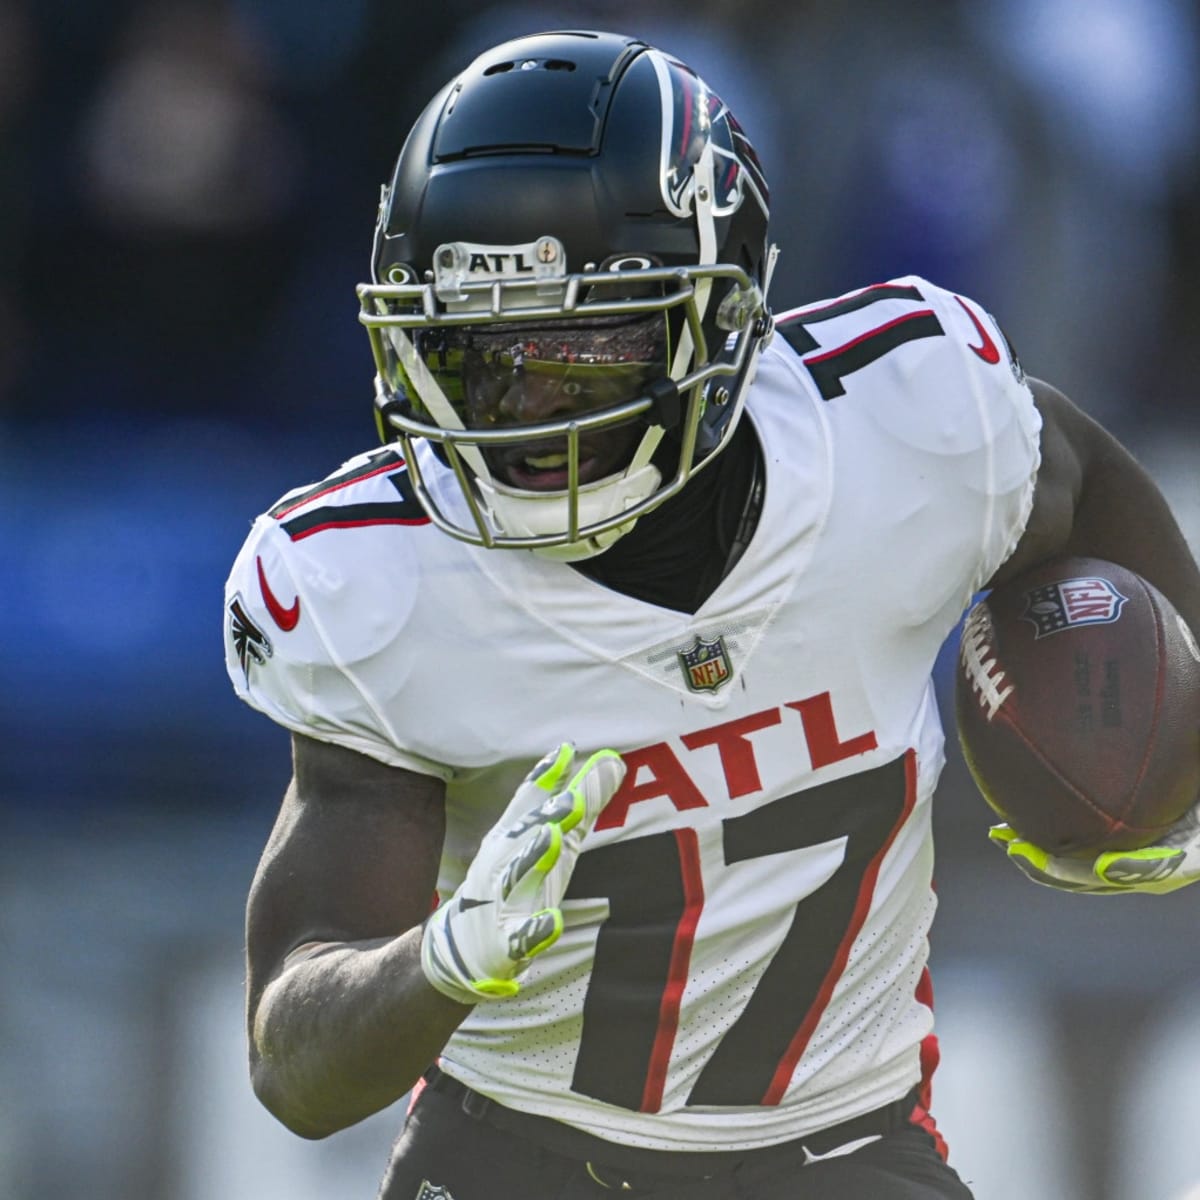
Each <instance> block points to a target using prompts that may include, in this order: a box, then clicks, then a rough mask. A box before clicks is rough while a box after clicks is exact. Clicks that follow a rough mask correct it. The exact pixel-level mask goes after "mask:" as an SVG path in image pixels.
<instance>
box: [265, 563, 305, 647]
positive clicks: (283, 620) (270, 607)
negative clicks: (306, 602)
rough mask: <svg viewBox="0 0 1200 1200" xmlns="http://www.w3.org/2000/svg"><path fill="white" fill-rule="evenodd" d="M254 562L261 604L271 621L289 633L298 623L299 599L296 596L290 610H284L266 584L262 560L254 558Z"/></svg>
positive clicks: (269, 586)
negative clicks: (256, 569)
mask: <svg viewBox="0 0 1200 1200" xmlns="http://www.w3.org/2000/svg"><path fill="white" fill-rule="evenodd" d="M255 562H257V564H258V586H259V590H260V591H261V592H262V598H263V603H264V604H265V605H266V606H267V612H269V613H270V614H271V620H273V621H274V622H275V624H276V625H278V626H279V628H280V629H282V630H283V632H284V633H291V632H292V630H293V629H295V628H296V626H297V624H298V623H299V621H300V597H299V596H297V597H296V599H295V600H293V601H292V604H291V607H290V608H284V606H283V605H282V604H281V603H280V601H279V599H278V597H277V596H276V595H275V593H274V592H273V591H271V585H270V584H269V583H267V573H266V571H264V570H263V563H262V559H261V558H256V559H255Z"/></svg>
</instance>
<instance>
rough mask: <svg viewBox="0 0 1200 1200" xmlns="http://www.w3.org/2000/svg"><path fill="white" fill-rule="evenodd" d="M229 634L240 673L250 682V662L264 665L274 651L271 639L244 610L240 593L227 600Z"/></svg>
mask: <svg viewBox="0 0 1200 1200" xmlns="http://www.w3.org/2000/svg"><path fill="white" fill-rule="evenodd" d="M229 636H230V639H231V640H232V641H233V649H234V651H235V652H236V654H237V656H238V662H240V663H241V664H242V674H243V675H245V677H246V683H247V685H248V684H249V683H250V664H251V663H258V665H259V666H260V667H261V666H263V665H265V663H266V661H267V659H268V658H270V657H271V655H272V654H273V653H274V650H273V649H272V647H271V639H270V638H269V637H267V635H266V634H265V633H263V631H262V630H261V629H260V628H259V627H258V626H257V625H256V624H255V623H254V620H253V618H252V617H251V616H250V614H249V613H247V612H246V606H245V605H244V604H243V603H242V597H241V596H240V595H236V596H234V598H233V599H232V600H231V601H230V602H229Z"/></svg>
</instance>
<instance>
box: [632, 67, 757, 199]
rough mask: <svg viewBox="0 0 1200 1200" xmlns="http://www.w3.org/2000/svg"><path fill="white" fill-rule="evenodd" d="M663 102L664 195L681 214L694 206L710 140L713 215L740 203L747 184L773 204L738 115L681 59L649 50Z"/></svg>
mask: <svg viewBox="0 0 1200 1200" xmlns="http://www.w3.org/2000/svg"><path fill="white" fill-rule="evenodd" d="M650 57H651V60H652V61H653V63H654V69H655V72H656V73H657V75H658V85H659V90H660V93H661V95H662V104H663V126H662V127H663V141H662V179H661V182H662V194H663V200H664V201H665V202H666V205H667V208H668V209H669V210H670V211H671V212H672V213H674V214H675V216H677V217H687V216H690V215H691V213H692V211H693V208H694V205H695V190H696V165H697V163H698V162H699V161H700V156H701V154H703V152H704V147H705V145H706V144H707V143H711V145H712V148H713V158H714V162H713V179H714V183H715V187H716V195H714V196H713V198H712V211H713V215H714V216H718V217H727V216H729V215H730V214H731V213H734V212H736V211H737V210H738V208H739V207H740V206H741V203H742V198H743V195H744V192H745V189H746V188H747V187H749V188H752V189H753V190H754V191H755V192H756V193H757V195H758V199H759V202H760V203H761V204H762V207H763V211H764V212H765V211H766V210H767V208H768V206H769V196H768V193H767V184H766V180H765V178H764V177H763V174H762V168H761V167H760V166H759V162H758V156H757V155H756V154H755V152H754V147H753V146H751V144H750V142H749V140H748V139H747V137H746V135H745V134H744V133H743V132H742V127H741V126H740V125H739V124H738V123H737V119H736V118H735V117H734V115H733V114H732V113H731V112H730V111H729V109H728V108H726V106H725V105H724V104H723V103H722V102H721V99H720V97H718V96H717V95H715V94H714V93H713V92H711V91H710V90H709V88H708V86H707V85H706V84H705V83H704V81H703V80H702V79H701V78H700V77H699V76H698V75H697V74H696V73H695V72H694V71H693V70H692V69H691V67H688V66H686V65H685V64H683V63H680V62H676V61H675V60H674V59H669V58H666V57H665V56H664V55H662V54H660V53H658V52H657V51H651V54H650Z"/></svg>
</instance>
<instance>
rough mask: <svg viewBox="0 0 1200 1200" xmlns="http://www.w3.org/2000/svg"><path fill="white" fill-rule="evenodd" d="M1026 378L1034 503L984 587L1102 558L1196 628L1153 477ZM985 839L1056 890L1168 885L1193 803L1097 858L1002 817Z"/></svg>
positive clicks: (1186, 576) (1187, 835)
mask: <svg viewBox="0 0 1200 1200" xmlns="http://www.w3.org/2000/svg"><path fill="white" fill-rule="evenodd" d="M1029 382H1030V386H1031V387H1032V389H1033V395H1034V399H1035V400H1036V402H1037V405H1038V409H1039V411H1040V412H1041V414H1042V421H1043V426H1042V441H1041V450H1042V461H1041V466H1040V467H1039V470H1038V477H1037V485H1036V490H1035V492H1034V504H1033V511H1032V513H1031V514H1030V519H1029V522H1028V524H1027V526H1026V530H1025V533H1024V535H1023V536H1022V538H1021V541H1020V543H1019V544H1018V546H1017V548H1016V550H1015V551H1014V552H1013V554H1012V555H1011V556H1010V557H1009V558H1008V560H1007V561H1006V562H1005V563H1004V565H1003V566H1002V567H1001V568H1000V570H999V571H997V572H996V574H995V576H994V577H993V578H992V580H991V586H994V585H995V584H997V583H1003V582H1005V581H1006V580H1008V579H1011V578H1014V577H1015V576H1017V575H1019V574H1021V573H1022V572H1023V571H1025V570H1027V569H1029V568H1030V567H1032V566H1034V565H1035V564H1036V563H1039V562H1042V561H1044V560H1045V559H1048V558H1057V557H1062V556H1067V555H1079V556H1083V557H1089V558H1102V559H1107V560H1108V561H1110V562H1116V563H1120V564H1121V565H1122V566H1124V567H1127V568H1129V569H1130V570H1132V571H1136V572H1137V573H1138V574H1139V575H1142V576H1143V577H1144V578H1146V579H1148V580H1149V581H1150V582H1151V583H1152V584H1154V585H1155V587H1157V588H1158V589H1159V591H1161V592H1162V593H1163V594H1164V595H1165V596H1166V597H1167V599H1169V600H1170V601H1171V602H1172V603H1173V604H1174V605H1175V607H1176V609H1178V611H1179V612H1180V614H1181V615H1182V616H1183V618H1184V619H1185V620H1186V621H1187V622H1188V624H1189V625H1190V626H1191V628H1192V629H1193V630H1194V631H1197V632H1198V633H1200V569H1198V568H1197V565H1196V561H1195V559H1194V558H1193V556H1192V554H1191V552H1190V550H1189V549H1188V546H1187V542H1186V540H1185V538H1184V536H1183V533H1182V532H1181V530H1180V528H1179V525H1178V523H1177V522H1176V520H1175V517H1174V515H1173V514H1172V512H1171V510H1170V507H1169V506H1168V504H1167V501H1166V499H1165V498H1164V496H1163V494H1162V492H1161V491H1160V490H1159V488H1158V486H1157V484H1155V482H1154V480H1153V479H1152V478H1151V477H1150V475H1149V474H1147V472H1146V471H1145V469H1144V468H1143V467H1142V466H1141V465H1140V464H1139V463H1138V462H1137V461H1136V459H1135V458H1134V457H1133V455H1132V454H1130V453H1129V451H1128V450H1127V449H1125V447H1124V446H1122V445H1121V443H1120V442H1119V441H1118V440H1117V439H1116V438H1115V437H1113V436H1112V434H1110V433H1109V432H1108V431H1107V430H1105V429H1104V428H1103V427H1102V426H1101V425H1099V424H1098V423H1097V422H1095V421H1093V420H1092V419H1091V418H1090V417H1088V416H1087V415H1086V414H1084V413H1083V412H1081V411H1080V410H1079V409H1078V408H1077V407H1076V406H1075V405H1074V404H1072V403H1071V402H1070V401H1069V400H1068V399H1067V398H1066V397H1065V396H1064V395H1063V394H1062V393H1061V392H1059V391H1057V390H1056V389H1054V388H1052V387H1050V386H1049V385H1048V384H1045V383H1042V382H1040V381H1038V380H1033V379H1031V380H1030V381H1029ZM991 837H992V840H993V841H994V842H995V843H996V844H997V845H999V846H1000V847H1001V848H1002V849H1003V850H1005V851H1006V853H1007V854H1008V856H1009V858H1010V859H1011V860H1012V861H1013V862H1014V863H1015V864H1016V865H1017V866H1018V867H1020V869H1021V870H1022V871H1023V872H1024V873H1025V874H1026V875H1027V876H1029V878H1031V879H1033V880H1034V881H1035V882H1037V883H1042V884H1046V885H1048V886H1050V887H1055V888H1059V889H1062V890H1064V891H1076V892H1087V893H1100V894H1120V893H1128V892H1169V891H1174V890H1175V889H1176V888H1179V887H1183V886H1185V885H1186V884H1189V883H1194V882H1196V881H1198V880H1200V804H1198V805H1197V807H1195V808H1193V809H1192V810H1191V812H1189V813H1188V814H1186V815H1185V816H1184V817H1183V818H1182V819H1181V820H1180V821H1179V822H1178V823H1177V825H1175V826H1174V827H1173V828H1172V829H1171V830H1170V831H1169V832H1168V833H1167V834H1166V835H1165V836H1164V837H1163V839H1162V840H1161V841H1160V842H1159V843H1158V844H1157V845H1154V846H1148V847H1145V848H1144V849H1142V850H1136V851H1127V852H1120V851H1110V852H1107V853H1104V854H1101V855H1098V856H1097V857H1096V859H1095V860H1087V859H1080V858H1060V857H1055V856H1054V855H1051V854H1048V853H1047V852H1046V851H1045V850H1042V849H1041V848H1040V847H1038V846H1036V845H1034V844H1033V843H1031V842H1028V841H1026V840H1024V839H1022V838H1020V837H1019V836H1018V835H1017V834H1016V833H1015V832H1014V831H1013V830H1012V829H1011V828H1010V827H1009V826H1008V825H997V826H994V827H993V828H992V830H991Z"/></svg>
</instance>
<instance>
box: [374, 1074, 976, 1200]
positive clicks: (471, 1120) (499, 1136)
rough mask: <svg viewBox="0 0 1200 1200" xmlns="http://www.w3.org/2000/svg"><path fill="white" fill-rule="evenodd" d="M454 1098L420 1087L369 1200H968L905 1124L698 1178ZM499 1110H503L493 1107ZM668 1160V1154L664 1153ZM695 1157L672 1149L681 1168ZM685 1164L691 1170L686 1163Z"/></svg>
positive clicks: (927, 1139) (922, 1134)
mask: <svg viewBox="0 0 1200 1200" xmlns="http://www.w3.org/2000/svg"><path fill="white" fill-rule="evenodd" d="M486 1107H490V1109H491V1111H490V1112H488V1111H484V1112H483V1113H482V1114H480V1113H478V1112H475V1113H473V1112H472V1111H471V1106H470V1105H469V1104H464V1103H463V1100H462V1097H461V1096H460V1095H458V1094H447V1093H446V1092H445V1091H440V1090H437V1089H435V1088H433V1087H427V1088H425V1090H424V1091H423V1092H422V1093H421V1095H420V1096H419V1097H418V1098H417V1101H416V1103H415V1104H414V1106H413V1108H412V1111H411V1112H410V1113H409V1117H408V1121H407V1123H406V1125H405V1128H404V1131H403V1133H402V1134H401V1136H400V1138H399V1139H398V1140H397V1142H396V1145H395V1147H394V1149H393V1152H392V1161H391V1163H390V1164H389V1167H388V1172H387V1177H386V1178H385V1180H384V1182H383V1186H382V1190H381V1191H380V1194H379V1200H604V1197H606V1196H609V1197H613V1200H615V1198H616V1197H617V1196H621V1197H629V1200H636V1198H637V1197H639V1196H644V1197H653V1198H654V1200H971V1192H970V1190H969V1189H968V1188H967V1186H966V1185H965V1184H964V1183H963V1182H962V1180H961V1179H960V1178H959V1177H958V1175H957V1174H956V1173H955V1171H954V1170H953V1169H952V1168H951V1167H950V1166H948V1165H947V1163H946V1162H945V1161H944V1160H943V1158H942V1157H941V1155H940V1154H939V1153H938V1150H937V1146H936V1143H935V1142H934V1139H933V1138H932V1137H931V1136H930V1134H928V1133H927V1132H926V1131H925V1130H923V1129H921V1128H920V1127H918V1126H916V1125H910V1124H905V1125H903V1126H901V1127H900V1128H898V1129H896V1130H894V1131H893V1132H891V1133H888V1134H885V1135H884V1136H883V1137H881V1138H880V1139H879V1140H877V1141H875V1142H872V1143H870V1144H868V1145H866V1146H863V1147H862V1148H861V1149H859V1150H856V1151H854V1152H853V1153H851V1154H847V1155H842V1156H839V1157H833V1158H826V1159H822V1160H820V1161H816V1162H809V1163H807V1164H806V1163H805V1154H804V1150H803V1148H802V1147H801V1146H800V1145H799V1144H796V1145H795V1153H794V1155H792V1154H791V1153H790V1149H789V1151H788V1152H786V1153H785V1154H783V1155H782V1156H781V1155H779V1154H777V1153H773V1154H771V1155H769V1156H766V1159H765V1160H760V1159H757V1158H756V1156H755V1153H754V1152H750V1153H749V1154H748V1155H747V1156H746V1159H745V1160H744V1161H743V1162H742V1163H741V1164H740V1165H738V1166H736V1167H734V1168H733V1169H732V1170H723V1171H721V1172H718V1173H717V1174H715V1175H713V1176H712V1177H710V1178H708V1179H700V1178H696V1177H694V1176H693V1177H690V1178H688V1177H683V1176H679V1177H669V1176H666V1175H661V1174H656V1173H653V1172H650V1173H647V1172H645V1171H634V1172H626V1171H622V1170H621V1169H619V1168H618V1169H612V1168H609V1167H602V1166H597V1165H596V1164H594V1163H590V1162H588V1161H585V1160H583V1159H581V1158H577V1157H571V1156H568V1155H565V1154H563V1153H560V1152H558V1151H557V1150H551V1149H549V1148H548V1147H547V1146H545V1145H544V1144H539V1142H537V1141H533V1140H530V1139H528V1138H525V1137H522V1136H521V1135H520V1134H519V1133H517V1132H515V1131H514V1130H513V1129H512V1128H500V1127H499V1126H498V1125H497V1124H495V1123H493V1120H492V1119H491V1118H492V1116H493V1115H494V1114H495V1113H496V1111H497V1110H496V1109H495V1107H494V1106H490V1105H487V1106H486ZM501 1111H503V1110H501ZM672 1157H674V1156H672ZM702 1157H703V1156H701V1155H697V1154H687V1155H681V1156H680V1160H681V1162H682V1161H686V1162H687V1163H688V1164H689V1165H690V1164H694V1163H695V1162H696V1161H697V1160H698V1159H701V1158H702ZM693 1169H694V1168H693Z"/></svg>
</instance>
